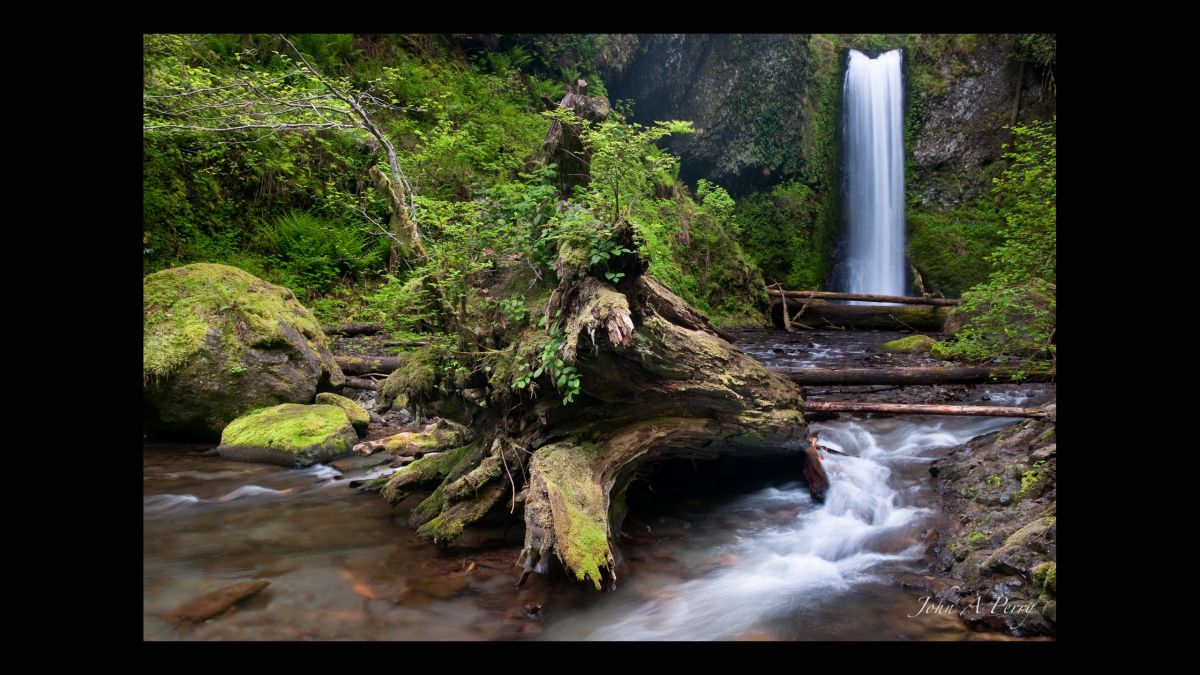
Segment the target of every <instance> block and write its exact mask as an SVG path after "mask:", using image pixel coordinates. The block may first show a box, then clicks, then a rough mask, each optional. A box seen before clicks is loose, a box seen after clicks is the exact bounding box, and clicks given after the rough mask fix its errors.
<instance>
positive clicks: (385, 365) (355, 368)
mask: <svg viewBox="0 0 1200 675" xmlns="http://www.w3.org/2000/svg"><path fill="white" fill-rule="evenodd" d="M333 360H334V361H337V364H338V368H341V369H342V373H343V374H345V375H366V374H367V373H390V372H392V371H393V370H395V369H397V368H399V367H400V366H401V364H402V363H403V360H402V359H400V358H398V357H395V356H335V357H333Z"/></svg>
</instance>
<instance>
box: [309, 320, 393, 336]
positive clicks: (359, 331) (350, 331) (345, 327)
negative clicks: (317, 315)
mask: <svg viewBox="0 0 1200 675" xmlns="http://www.w3.org/2000/svg"><path fill="white" fill-rule="evenodd" d="M321 330H323V331H325V334H326V335H374V334H375V333H379V332H382V331H383V330H384V325H383V324H381V323H344V324H342V325H340V326H322V327H321Z"/></svg>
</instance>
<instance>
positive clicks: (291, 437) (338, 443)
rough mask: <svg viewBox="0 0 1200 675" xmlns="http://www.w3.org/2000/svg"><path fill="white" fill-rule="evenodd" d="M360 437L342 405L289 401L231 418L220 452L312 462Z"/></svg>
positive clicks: (262, 459)
mask: <svg viewBox="0 0 1200 675" xmlns="http://www.w3.org/2000/svg"><path fill="white" fill-rule="evenodd" d="M357 440H358V434H356V433H355V432H354V427H353V426H352V425H351V424H350V419H349V418H348V417H347V416H346V412H345V411H344V410H342V409H341V408H339V407H338V406H334V405H298V404H295V403H285V404H283V405H277V406H275V407H273V408H263V409H261V410H255V411H254V412H252V413H250V414H248V415H243V416H241V417H239V418H237V419H236V420H234V421H233V422H231V423H230V424H229V426H227V427H225V430H224V431H223V432H222V433H221V445H220V446H219V447H218V448H217V452H219V453H220V454H221V456H222V457H225V458H228V459H237V460H242V461H247V462H269V463H271V464H282V465H284V466H308V465H310V464H313V463H315V462H324V461H327V460H329V459H332V458H334V457H336V456H338V455H341V454H343V453H346V452H349V451H350V448H352V447H354V443H355V442H356V441H357Z"/></svg>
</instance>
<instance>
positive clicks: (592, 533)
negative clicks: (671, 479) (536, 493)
mask: <svg viewBox="0 0 1200 675" xmlns="http://www.w3.org/2000/svg"><path fill="white" fill-rule="evenodd" d="M596 454H597V450H596V448H595V447H594V446H590V445H587V444H583V445H578V446H576V445H565V444H558V445H552V446H547V447H544V448H542V449H541V450H539V451H538V454H537V457H536V458H535V460H534V461H535V462H536V463H537V470H538V471H539V472H540V473H541V475H542V477H543V480H545V484H546V491H547V494H548V495H549V498H550V508H551V509H552V511H553V512H554V523H555V536H556V539H557V541H558V553H559V556H560V557H561V558H562V561H563V564H564V565H566V567H567V569H569V570H571V572H572V573H573V574H574V575H575V578H576V579H577V580H579V581H587V580H591V582H592V584H593V585H594V586H595V587H596V588H597V589H599V588H600V584H601V581H602V576H601V570H602V569H610V568H611V566H612V564H613V559H612V554H611V552H610V551H609V547H608V509H607V508H606V502H607V500H606V498H605V495H604V494H603V491H602V490H601V489H600V486H599V485H598V484H597V483H596V482H595V481H594V480H593V479H592V463H593V462H594V461H595V458H596Z"/></svg>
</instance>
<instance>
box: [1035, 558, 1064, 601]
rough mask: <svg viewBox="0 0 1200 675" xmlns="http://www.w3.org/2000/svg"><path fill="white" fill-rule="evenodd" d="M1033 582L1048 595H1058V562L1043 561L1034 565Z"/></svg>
mask: <svg viewBox="0 0 1200 675" xmlns="http://www.w3.org/2000/svg"><path fill="white" fill-rule="evenodd" d="M1032 572H1033V579H1034V582H1035V583H1036V584H1037V585H1038V586H1040V587H1041V588H1042V589H1044V590H1045V591H1047V592H1049V593H1050V595H1054V596H1057V595H1058V563H1057V562H1056V561H1049V562H1044V563H1041V564H1040V565H1038V566H1037V567H1034V568H1033V570H1032Z"/></svg>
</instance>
